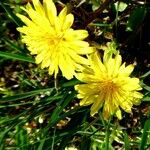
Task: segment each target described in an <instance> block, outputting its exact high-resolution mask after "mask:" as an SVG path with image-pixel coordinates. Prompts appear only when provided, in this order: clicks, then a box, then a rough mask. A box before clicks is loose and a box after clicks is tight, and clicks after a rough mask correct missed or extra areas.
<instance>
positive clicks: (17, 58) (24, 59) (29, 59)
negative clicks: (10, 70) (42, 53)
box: [0, 51, 35, 63]
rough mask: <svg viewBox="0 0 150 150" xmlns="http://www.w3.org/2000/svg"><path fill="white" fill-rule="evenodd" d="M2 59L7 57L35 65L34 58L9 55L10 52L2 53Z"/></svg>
mask: <svg viewBox="0 0 150 150" xmlns="http://www.w3.org/2000/svg"><path fill="white" fill-rule="evenodd" d="M0 57H5V58H7V59H14V60H21V61H26V62H30V63H35V61H34V59H33V58H31V57H29V56H26V55H23V54H12V53H8V52H1V51H0Z"/></svg>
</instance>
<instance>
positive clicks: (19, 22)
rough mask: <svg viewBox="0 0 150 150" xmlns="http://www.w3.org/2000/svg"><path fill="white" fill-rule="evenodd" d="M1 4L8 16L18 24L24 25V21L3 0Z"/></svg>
mask: <svg viewBox="0 0 150 150" xmlns="http://www.w3.org/2000/svg"><path fill="white" fill-rule="evenodd" d="M0 5H1V6H2V7H3V9H4V10H5V11H6V13H7V14H8V16H9V17H10V18H11V19H12V20H13V21H14V22H15V23H16V24H17V26H22V25H23V22H22V21H21V20H20V19H19V18H18V17H17V16H16V15H15V14H14V13H13V12H12V10H11V9H10V8H9V7H8V6H6V5H5V4H3V2H0Z"/></svg>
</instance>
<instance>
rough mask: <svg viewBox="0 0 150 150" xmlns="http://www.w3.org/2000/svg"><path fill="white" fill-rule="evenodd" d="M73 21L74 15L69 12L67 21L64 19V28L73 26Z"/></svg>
mask: <svg viewBox="0 0 150 150" xmlns="http://www.w3.org/2000/svg"><path fill="white" fill-rule="evenodd" d="M73 21H74V17H73V15H72V14H68V15H67V16H66V19H65V21H64V24H63V27H62V30H67V29H69V28H70V27H71V26H72V24H73Z"/></svg>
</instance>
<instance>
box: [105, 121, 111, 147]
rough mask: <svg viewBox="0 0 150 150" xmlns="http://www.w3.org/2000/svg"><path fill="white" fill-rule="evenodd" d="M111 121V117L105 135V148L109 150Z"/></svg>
mask: <svg viewBox="0 0 150 150" xmlns="http://www.w3.org/2000/svg"><path fill="white" fill-rule="evenodd" d="M110 121H111V119H109V121H108V124H107V126H106V136H105V150H109V137H110V130H109V129H110Z"/></svg>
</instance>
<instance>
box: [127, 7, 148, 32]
mask: <svg viewBox="0 0 150 150" xmlns="http://www.w3.org/2000/svg"><path fill="white" fill-rule="evenodd" d="M146 13H147V9H146V8H145V7H137V8H135V9H134V10H133V12H132V13H131V15H130V17H129V19H128V22H127V27H126V30H127V31H134V30H136V29H137V27H138V26H139V25H140V24H141V23H142V22H143V20H144V18H145V15H146Z"/></svg>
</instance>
